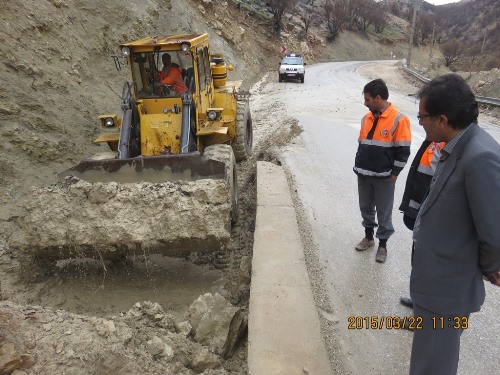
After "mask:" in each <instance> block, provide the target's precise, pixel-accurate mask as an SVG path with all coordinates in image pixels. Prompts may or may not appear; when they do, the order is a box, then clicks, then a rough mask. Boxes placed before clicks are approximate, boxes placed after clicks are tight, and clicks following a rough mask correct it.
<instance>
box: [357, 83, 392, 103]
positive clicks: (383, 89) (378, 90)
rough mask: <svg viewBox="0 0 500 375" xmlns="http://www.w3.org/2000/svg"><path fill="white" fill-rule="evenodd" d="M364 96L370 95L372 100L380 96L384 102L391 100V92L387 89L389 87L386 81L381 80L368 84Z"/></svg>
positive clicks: (364, 89)
mask: <svg viewBox="0 0 500 375" xmlns="http://www.w3.org/2000/svg"><path fill="white" fill-rule="evenodd" d="M363 94H370V96H371V97H372V98H375V97H376V96H377V95H380V97H381V98H382V99H384V100H387V99H389V90H388V89H387V85H386V84H385V82H384V80H382V79H380V78H377V79H374V80H373V81H371V82H368V83H367V84H366V85H365V87H364V88H363Z"/></svg>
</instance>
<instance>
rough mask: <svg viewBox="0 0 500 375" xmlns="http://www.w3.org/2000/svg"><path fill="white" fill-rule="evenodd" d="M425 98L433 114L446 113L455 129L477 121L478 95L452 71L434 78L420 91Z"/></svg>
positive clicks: (421, 96) (425, 106)
mask: <svg viewBox="0 0 500 375" xmlns="http://www.w3.org/2000/svg"><path fill="white" fill-rule="evenodd" d="M418 97H419V99H420V100H425V103H424V108H425V110H426V111H427V113H428V114H429V115H431V116H439V115H444V116H446V118H447V119H448V123H449V124H450V126H451V127H452V128H453V129H464V128H466V127H467V126H469V125H470V124H471V123H472V122H476V121H477V116H478V115H479V109H478V105H477V102H476V97H475V96H474V93H473V92H472V90H471V89H470V87H469V85H467V82H465V80H464V79H463V78H462V77H461V76H459V75H458V74H454V73H450V74H444V75H442V76H439V77H436V78H434V79H433V80H432V81H430V82H429V83H427V84H426V85H425V86H424V87H423V88H422V89H421V90H420V91H419V93H418Z"/></svg>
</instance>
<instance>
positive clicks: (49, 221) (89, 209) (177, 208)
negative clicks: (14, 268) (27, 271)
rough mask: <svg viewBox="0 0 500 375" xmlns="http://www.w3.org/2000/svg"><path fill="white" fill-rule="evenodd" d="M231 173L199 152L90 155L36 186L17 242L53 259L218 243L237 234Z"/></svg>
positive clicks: (175, 250) (207, 247) (204, 248)
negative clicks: (54, 180)
mask: <svg viewBox="0 0 500 375" xmlns="http://www.w3.org/2000/svg"><path fill="white" fill-rule="evenodd" d="M225 173H226V172H225V164H224V163H223V162H218V161H215V160H211V159H208V158H206V157H202V156H200V154H199V153H190V154H183V155H169V156H156V157H137V158H130V159H106V160H84V161H82V162H81V163H79V164H78V165H76V166H74V167H73V168H70V169H68V170H67V171H65V172H62V173H60V174H59V175H58V178H59V180H60V182H58V183H56V184H53V185H50V186H48V187H43V188H37V189H34V190H33V191H32V192H31V194H30V196H29V197H28V198H27V199H26V200H25V201H24V203H23V207H24V209H25V212H26V214H25V215H24V216H23V217H20V218H19V220H18V222H17V224H18V225H19V230H20V232H19V235H16V236H12V238H13V242H12V241H11V246H12V247H13V248H17V249H19V250H21V251H24V252H26V253H30V254H32V255H33V256H37V257H42V258H50V259H67V258H75V257H76V258H82V257H83V258H97V259H116V258H120V257H123V256H129V255H134V254H135V255H144V254H148V253H150V254H162V255H166V256H185V255H187V254H189V253H191V252H213V251H219V250H221V249H223V248H224V247H225V246H226V245H227V244H228V242H229V240H230V236H231V194H230V191H229V189H228V187H227V184H226V180H225V177H226V176H225ZM68 176H73V177H78V178H66V177H68Z"/></svg>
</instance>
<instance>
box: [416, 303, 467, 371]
mask: <svg viewBox="0 0 500 375" xmlns="http://www.w3.org/2000/svg"><path fill="white" fill-rule="evenodd" d="M413 313H414V316H415V318H416V319H420V317H421V318H422V325H421V326H422V328H423V329H421V330H419V329H416V330H414V331H413V345H412V347H411V360H410V375H456V373H457V368H458V359H459V354H460V337H461V336H462V332H463V329H462V328H461V327H462V326H463V323H464V320H462V317H456V316H449V315H441V314H437V313H433V312H431V311H429V310H426V309H424V308H422V307H421V306H418V305H416V304H414V305H413ZM468 319H469V315H467V316H466V318H465V322H468Z"/></svg>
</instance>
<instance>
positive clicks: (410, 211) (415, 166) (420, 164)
mask: <svg viewBox="0 0 500 375" xmlns="http://www.w3.org/2000/svg"><path fill="white" fill-rule="evenodd" d="M445 145H446V143H445V142H441V143H436V142H431V141H424V142H423V143H422V146H420V149H419V150H418V152H417V155H416V156H415V159H413V162H412V164H411V167H410V171H409V172H408V178H407V179H406V186H405V191H404V193H403V201H402V202H401V206H400V207H399V209H400V210H401V212H403V213H404V214H405V215H406V216H408V217H410V218H411V219H416V218H417V214H418V210H419V209H420V206H421V205H422V202H423V201H424V199H425V196H426V194H427V191H428V189H429V185H430V183H431V180H432V177H433V176H434V172H435V171H436V167H437V164H438V163H439V159H440V158H441V150H442V149H443V147H444V146H445ZM410 229H412V228H410Z"/></svg>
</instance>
